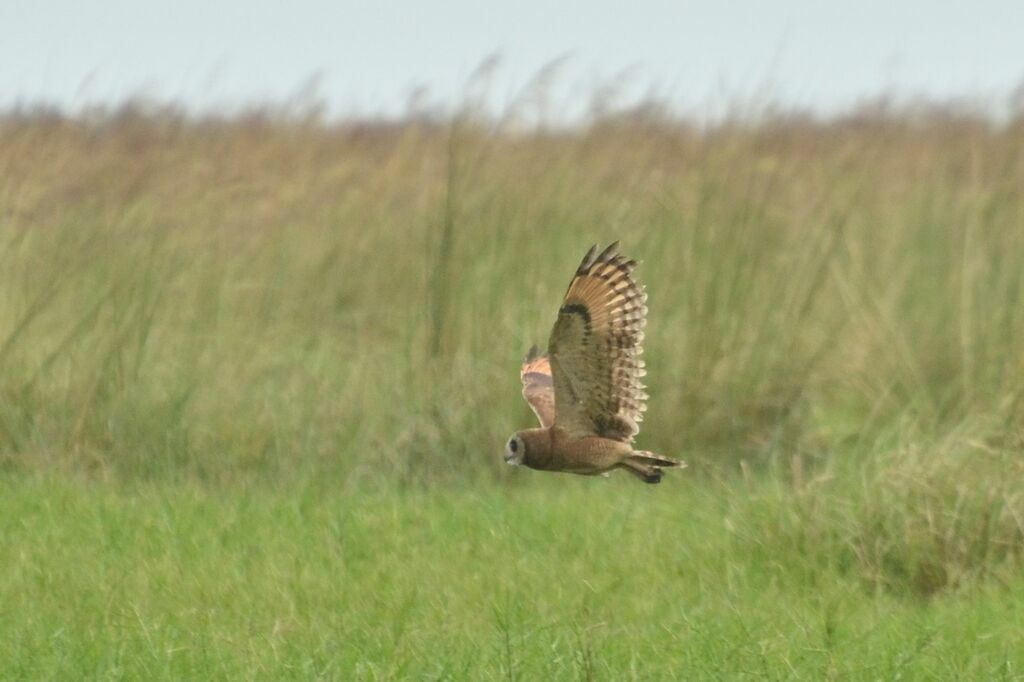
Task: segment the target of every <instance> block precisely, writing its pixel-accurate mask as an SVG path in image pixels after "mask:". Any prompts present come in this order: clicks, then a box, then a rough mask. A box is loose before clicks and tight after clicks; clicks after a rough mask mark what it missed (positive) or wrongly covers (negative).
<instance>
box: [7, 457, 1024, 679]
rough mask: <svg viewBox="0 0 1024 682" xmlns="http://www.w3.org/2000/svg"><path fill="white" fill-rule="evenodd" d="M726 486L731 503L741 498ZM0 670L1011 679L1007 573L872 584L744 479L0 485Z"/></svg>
mask: <svg viewBox="0 0 1024 682" xmlns="http://www.w3.org/2000/svg"><path fill="white" fill-rule="evenodd" d="M740 492H742V493H743V495H742V496H740V495H738V494H737V493H740ZM0 499H2V500H3V509H2V512H3V513H2V518H3V522H2V523H3V526H2V528H3V533H4V537H5V543H4V547H3V550H2V552H3V556H2V559H3V563H4V565H5V566H6V567H7V568H6V569H5V571H4V574H3V577H2V579H0V603H2V605H3V606H2V607H0V609H2V614H3V618H2V619H0V642H2V644H0V661H2V663H0V676H3V677H5V678H26V677H30V678H68V677H129V678H136V679H138V678H145V679H154V678H203V679H211V678H213V679H217V678H230V679H238V678H250V679H251V678H254V677H259V678H280V677H294V678H310V677H334V678H344V679H352V678H353V677H354V678H362V679H381V678H385V679H390V678H396V677H397V678H411V679H489V678H496V679H508V678H513V679H541V678H543V679H581V678H582V679H680V678H685V679H702V678H707V679H717V678H722V677H728V678H734V679H735V678H737V677H744V676H747V677H753V678H758V679H760V678H764V677H768V678H785V679H791V678H807V679H829V678H839V679H848V678H850V677H853V678H858V679H897V678H900V677H903V678H908V679H935V678H948V677H956V676H960V677H967V678H971V679H999V678H1013V677H1019V675H1020V674H1021V670H1022V669H1024V652H1022V651H1021V648H1020V646H1019V641H1020V635H1021V629H1022V628H1024V615H1022V612H1021V609H1020V608H1019V603H1020V601H1019V600H1020V599H1021V598H1024V581H1022V580H1021V578H1020V575H1019V573H1018V572H1014V571H1008V572H1007V574H1006V582H1005V583H1004V584H982V585H976V586H974V587H973V588H972V589H970V590H963V591H960V592H955V593H952V594H950V595H948V596H946V597H944V598H942V599H940V600H936V601H928V600H925V599H907V598H905V597H902V596H900V595H898V594H892V593H888V592H886V591H884V590H882V591H868V592H865V586H864V584H863V583H862V581H861V580H860V577H859V576H858V575H857V573H856V571H852V570H850V568H849V567H846V566H844V565H843V564H844V560H843V558H842V557H837V556H830V555H829V554H830V552H829V550H831V549H834V547H833V546H832V545H831V544H826V545H825V546H823V547H816V546H814V545H813V544H811V545H808V546H806V547H804V548H802V549H801V550H796V548H794V547H792V546H788V545H787V544H785V543H783V542H780V541H779V539H778V538H777V537H772V536H766V535H765V534H764V533H763V530H764V528H763V525H762V523H761V522H760V521H758V520H757V519H759V518H761V517H765V516H771V515H773V514H775V513H777V511H778V509H777V505H778V501H777V500H775V499H773V495H771V494H769V495H768V496H767V497H766V496H765V492H764V491H763V490H762V489H761V487H760V486H757V485H755V486H751V487H749V488H743V487H739V489H737V487H735V486H733V485H728V486H723V485H718V484H708V483H697V482H694V481H693V480H679V481H675V482H673V483H671V484H667V485H663V486H662V488H661V489H658V488H647V487H642V486H639V485H636V484H635V482H633V481H631V480H626V479H624V478H623V479H620V480H612V481H597V482H594V481H577V480H570V479H565V480H558V481H553V480H544V479H543V478H541V477H540V476H537V477H535V479H534V480H531V481H530V484H529V485H528V486H522V487H519V488H516V489H513V490H505V491H500V490H493V489H488V490H483V491H472V490H466V489H461V490H455V491H443V492H440V491H438V492H417V493H408V494H404V495H396V494H393V493H387V492H346V493H342V492H339V491H336V490H331V489H330V488H327V487H320V488H304V489H303V488H297V489H284V490H276V491H271V490H266V489H260V490H252V489H248V488H244V487H242V488H229V489H226V490H220V491H211V490H204V489H201V488H196V487H193V486H188V485H166V484H162V485H159V486H144V485H143V486H132V487H130V488H128V489H125V488H112V487H110V486H108V485H99V486H89V485H84V484H82V483H78V482H68V481H60V480H57V481H54V480H47V479H28V480H25V479H10V478H8V479H5V480H4V481H3V484H2V495H0Z"/></svg>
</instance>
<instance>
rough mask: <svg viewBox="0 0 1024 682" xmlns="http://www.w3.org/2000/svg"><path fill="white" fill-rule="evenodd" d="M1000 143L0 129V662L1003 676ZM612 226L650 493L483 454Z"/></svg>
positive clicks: (436, 127)
mask: <svg viewBox="0 0 1024 682" xmlns="http://www.w3.org/2000/svg"><path fill="white" fill-rule="evenodd" d="M1022 130H1024V128H1022V123H1021V121H1020V120H1013V121H1010V122H1009V123H1007V124H1005V125H1002V126H993V125H991V124H989V123H986V122H984V121H981V120H979V119H975V118H972V117H970V116H964V115H959V114H957V113H956V112H950V111H935V112H932V113H931V114H926V115H912V114H909V113H908V114H901V113H899V112H896V113H892V112H889V113H887V112H884V111H882V112H873V113H872V112H866V113H865V112H862V113H861V114H859V115H851V116H850V117H847V118H839V119H836V120H833V121H830V122H825V123H814V122H810V121H806V120H800V119H792V120H790V119H786V118H783V117H780V118H776V119H772V120H767V121H765V122H763V123H761V124H758V125H743V124H739V123H727V124H723V125H721V126H717V127H713V128H707V129H700V128H697V127H695V126H691V125H688V124H686V123H685V122H680V121H671V120H662V119H659V118H657V117H645V116H643V115H638V116H633V117H628V116H627V117H622V118H614V117H612V118H607V119H605V120H602V121H599V122H597V123H596V124H595V125H593V126H592V127H590V128H588V129H586V130H581V131H574V132H550V131H534V132H525V133H523V132H510V131H501V130H495V129H493V128H491V127H489V126H488V125H484V124H481V123H478V122H474V121H473V120H472V119H471V118H459V119H457V120H455V121H454V122H448V123H445V124H430V123H425V122H422V121H421V122H413V121H410V122H404V123H401V124H396V125H383V124H360V123H356V122H351V123H340V124H336V125H333V124H332V125H327V124H324V123H321V122H318V121H316V120H301V121H299V120H289V119H287V118H280V119H278V118H274V117H273V116H270V115H260V114H254V115H252V116H248V117H239V118H236V119H230V120H213V119H211V120H204V121H196V120H188V119H185V118H182V117H180V116H177V115H176V114H174V113H173V112H156V113H150V114H143V113H140V112H138V111H134V110H131V109H126V110H124V111H121V112H114V113H110V114H107V115H96V116H94V117H91V118H86V117H83V118H81V119H77V120H76V119H62V118H59V117H53V116H46V115H44V114H39V115H34V116H26V115H19V114H16V113H9V114H5V115H3V116H0V488H2V490H0V566H3V567H4V570H3V571H0V677H12V678H79V677H130V678H146V679H149V678H186V677H188V678H199V679H206V678H217V677H220V678H250V677H264V678H270V679H276V678H280V677H283V676H292V677H301V678H309V677H326V678H335V679H351V678H352V677H357V678H366V679H394V678H414V679H416V678H447V679H475V678H481V677H482V678H502V679H509V678H513V679H547V678H555V679H573V678H581V679H624V678H625V679H629V678H635V679H659V678H661V679H680V678H685V679H693V678H701V677H706V678H727V679H732V678H737V677H743V676H748V677H757V678H761V677H771V678H804V679H822V678H829V677H835V678H840V679H847V678H853V679H896V678H899V677H903V678H920V679H934V678H946V677H957V676H959V677H965V678H971V679H989V678H1002V677H1005V678H1010V679H1013V678H1020V677H1021V676H1022V675H1024V673H1022V672H1021V671H1022V669H1024V660H1022V656H1021V654H1020V653H1019V651H1020V647H1019V646H1017V644H1016V643H1017V642H1018V641H1019V640H1020V635H1021V628H1022V625H1024V624H1022V622H1021V617H1020V615H1019V614H1020V613H1021V612H1022V609H1021V608H1020V607H1021V605H1022V604H1024V592H1022V588H1024V583H1022V582H1021V578H1020V577H1019V576H1020V569H1021V568H1022V565H1024V562H1022V557H1024V458H1022V457H1021V448H1022V445H1024V401H1022V400H1021V398H1022V396H1024V307H1022V305H1021V302H1022V300H1024V196H1022V192H1021V188H1022V187H1024V163H1022V159H1024V136H1022V134H1021V133H1022ZM613 239H619V240H621V242H622V249H623V251H624V252H625V253H627V254H629V255H630V256H633V257H636V258H638V259H640V260H641V261H642V263H641V266H640V269H639V271H638V274H639V276H640V277H641V279H642V281H643V282H644V283H645V284H646V285H647V287H648V290H649V293H650V301H649V306H650V322H649V325H648V328H647V342H646V348H647V352H646V355H645V359H646V360H647V364H648V369H649V375H648V377H647V379H648V383H649V393H650V394H651V396H652V398H651V402H650V410H649V412H648V413H647V416H646V420H645V422H644V424H643V429H642V432H641V434H640V437H639V445H640V446H641V447H643V448H645V449H651V450H655V451H659V452H663V453H665V454H667V455H672V456H680V457H682V458H684V459H686V460H687V462H688V463H689V464H690V467H689V468H688V469H686V470H684V471H681V472H672V474H673V475H671V476H667V477H666V480H665V481H664V482H663V483H662V484H661V485H660V486H643V485H640V484H638V483H637V482H636V481H634V480H632V479H628V478H625V477H612V479H611V480H607V481H605V480H597V479H578V478H572V477H564V476H555V475H545V474H540V473H536V472H530V471H518V470H512V469H510V468H509V467H505V466H504V465H503V464H502V462H501V457H500V453H501V449H502V445H503V443H504V440H505V438H506V437H507V436H508V435H509V434H510V433H511V432H513V431H515V430H516V429H518V428H522V427H524V426H529V425H530V424H531V423H532V421H533V417H532V415H531V413H530V412H529V410H528V408H527V407H526V405H525V404H524V402H523V401H522V399H521V397H520V395H519V386H518V376H517V369H518V362H519V360H520V358H521V357H522V354H523V353H524V352H525V350H526V349H527V348H528V347H529V346H530V345H531V344H532V343H541V344H543V343H544V341H545V340H546V337H547V333H548V330H549V329H550V325H551V323H552V320H553V316H554V312H555V310H556V309H557V305H558V301H559V297H560V295H561V294H562V292H563V291H564V287H565V286H566V284H567V281H568V278H569V276H570V275H571V273H572V271H573V268H574V267H575V266H576V264H577V263H578V261H579V259H580V258H581V257H582V255H583V253H584V252H585V250H586V249H587V248H588V247H589V246H590V244H592V243H594V242H601V243H607V242H609V241H611V240H613Z"/></svg>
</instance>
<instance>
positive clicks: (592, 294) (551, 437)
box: [505, 242, 684, 483]
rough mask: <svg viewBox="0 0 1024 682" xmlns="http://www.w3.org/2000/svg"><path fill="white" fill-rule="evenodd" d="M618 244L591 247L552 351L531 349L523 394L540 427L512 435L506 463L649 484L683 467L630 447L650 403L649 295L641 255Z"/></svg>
mask: <svg viewBox="0 0 1024 682" xmlns="http://www.w3.org/2000/svg"><path fill="white" fill-rule="evenodd" d="M617 249H618V242H615V243H614V244H612V245H611V246H609V247H608V248H606V249H605V250H604V251H602V252H601V253H599V254H598V253H597V246H593V247H591V249H590V251H588V252H587V255H586V256H584V257H583V262H582V263H580V266H579V267H578V268H577V269H576V275H575V276H574V277H573V278H572V282H570V283H569V289H568V291H566V293H565V298H564V300H563V301H562V306H561V308H559V309H558V319H557V320H555V326H554V327H553V328H552V329H551V337H550V338H549V339H548V354H547V355H541V354H540V353H539V352H538V351H537V347H536V346H534V347H533V348H532V349H530V353H529V354H528V355H527V356H526V360H525V361H524V362H523V366H522V369H521V371H520V378H521V379H522V382H523V397H524V398H526V401H527V402H528V403H529V404H530V407H531V408H533V411H534V412H535V413H536V414H537V418H538V419H539V420H540V424H541V428H539V429H526V430H524V431H517V432H516V433H515V434H513V435H512V437H511V438H509V440H508V443H507V444H506V445H505V461H506V462H507V463H508V464H512V465H519V464H525V465H526V466H528V467H530V468H531V469H540V470H542V471H564V472H567V473H572V474H583V475H587V476H593V475H596V474H604V473H606V472H608V471H611V470H612V469H625V470H626V471H628V472H629V473H631V474H633V475H634V476H636V477H637V478H639V479H640V480H642V481H644V482H645V483H658V482H660V481H661V470H662V469H663V468H670V467H681V466H684V464H683V463H682V462H680V461H678V460H674V459H670V458H668V457H663V456H661V455H656V454H654V453H653V452H647V451H644V450H634V449H633V446H632V443H633V436H635V435H636V434H637V432H638V431H639V430H640V429H639V427H638V426H637V423H638V422H639V421H640V420H641V419H642V418H643V411H644V410H645V409H647V406H646V405H645V404H644V403H645V401H646V400H647V394H646V393H644V390H643V389H644V387H643V384H641V383H640V378H641V377H642V376H644V374H646V372H645V371H644V361H643V360H641V359H640V357H639V356H640V353H642V352H643V349H642V348H641V346H640V344H641V342H642V341H643V338H644V332H643V329H644V324H645V323H646V321H647V320H646V315H647V306H646V305H645V302H646V300H647V294H645V293H644V290H643V287H641V286H640V285H639V284H637V282H636V280H634V279H633V277H632V273H633V269H634V268H636V261H634V260H627V259H626V258H624V257H622V256H621V255H619V253H618V250H617ZM595 254H596V255H595Z"/></svg>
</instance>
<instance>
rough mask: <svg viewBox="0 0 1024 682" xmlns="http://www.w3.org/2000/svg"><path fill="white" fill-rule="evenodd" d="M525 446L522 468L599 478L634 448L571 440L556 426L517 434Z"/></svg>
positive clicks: (602, 440) (592, 438) (607, 441)
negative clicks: (595, 475) (599, 475)
mask: <svg viewBox="0 0 1024 682" xmlns="http://www.w3.org/2000/svg"><path fill="white" fill-rule="evenodd" d="M517 435H519V436H520V437H522V439H523V442H524V445H525V446H526V447H525V449H524V455H523V461H522V464H523V465H524V466H528V467H530V468H531V469H539V470H540V471H564V472H567V473H573V474H602V473H605V472H606V471H611V470H612V469H614V468H615V467H616V466H617V465H618V464H619V463H620V462H621V461H622V460H623V459H624V458H625V457H627V456H628V455H629V454H630V453H631V452H632V451H633V448H632V447H630V445H629V444H627V443H623V442H621V441H616V440H611V439H610V438H600V437H598V436H585V437H583V438H573V437H572V436H571V435H569V434H568V433H566V432H565V431H564V430H563V429H560V428H558V427H557V426H552V427H550V428H546V429H545V428H540V429H527V430H525V431H519V432H517Z"/></svg>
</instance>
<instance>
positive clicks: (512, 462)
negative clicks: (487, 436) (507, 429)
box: [505, 432, 526, 466]
mask: <svg viewBox="0 0 1024 682" xmlns="http://www.w3.org/2000/svg"><path fill="white" fill-rule="evenodd" d="M525 458H526V440H525V439H524V438H523V437H522V436H521V435H520V434H519V433H518V432H516V433H514V434H512V436H511V437H510V438H509V439H508V442H507V443H505V464H508V465H509V466H519V465H520V464H522V463H523V460H524V459H525Z"/></svg>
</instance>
